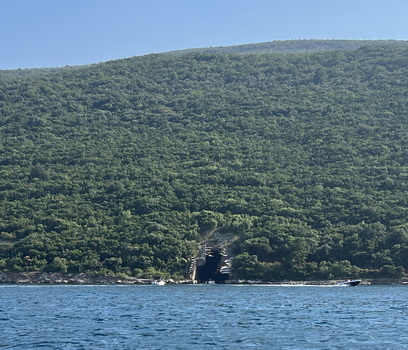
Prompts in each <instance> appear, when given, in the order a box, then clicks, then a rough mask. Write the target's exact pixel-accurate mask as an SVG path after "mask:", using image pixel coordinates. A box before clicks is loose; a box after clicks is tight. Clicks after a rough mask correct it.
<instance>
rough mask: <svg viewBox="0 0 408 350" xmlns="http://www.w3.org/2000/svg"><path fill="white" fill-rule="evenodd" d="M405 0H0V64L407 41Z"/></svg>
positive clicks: (30, 64) (54, 64)
mask: <svg viewBox="0 0 408 350" xmlns="http://www.w3.org/2000/svg"><path fill="white" fill-rule="evenodd" d="M407 15H408V0H0V45H1V48H0V69H17V68H43V67H61V66H75V65H83V64H92V63H99V62H104V61H109V60H114V59H120V58H127V57H132V56H139V55H146V54H150V53H159V52H166V51H172V50H181V49H188V48H202V47H211V46H213V47H216V46H230V45H241V44H252V43H262V42H269V41H275V40H296V39H373V40H375V39H397V40H408V24H407V23H408V22H407Z"/></svg>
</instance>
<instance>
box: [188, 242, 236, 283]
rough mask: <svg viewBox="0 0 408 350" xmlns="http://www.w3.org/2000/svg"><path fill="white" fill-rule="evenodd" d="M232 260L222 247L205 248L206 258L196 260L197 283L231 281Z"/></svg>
mask: <svg viewBox="0 0 408 350" xmlns="http://www.w3.org/2000/svg"><path fill="white" fill-rule="evenodd" d="M229 262H230V259H227V254H226V253H225V250H224V248H222V247H205V257H204V258H199V259H196V271H195V280H196V281H197V283H211V282H212V281H213V282H215V283H225V281H227V280H228V279H229V275H230V272H231V267H230V266H229Z"/></svg>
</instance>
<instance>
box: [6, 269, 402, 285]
mask: <svg viewBox="0 0 408 350" xmlns="http://www.w3.org/2000/svg"><path fill="white" fill-rule="evenodd" d="M153 281H154V279H143V278H136V277H123V276H105V275H93V274H87V273H54V272H0V284H56V285H58V284H73V285H87V284H89V285H113V284H129V285H131V284H151V283H152V282H153ZM165 282H166V283H167V284H193V281H191V280H182V281H174V280H172V279H169V280H166V281H165ZM339 282H341V281H340V280H326V281H323V280H322V281H282V282H263V281H247V280H231V281H226V284H268V285H276V286H280V285H285V286H288V285H289V286H290V285H309V286H319V285H336V284H337V283H339ZM361 284H362V285H408V278H399V279H364V280H363V281H362V282H361Z"/></svg>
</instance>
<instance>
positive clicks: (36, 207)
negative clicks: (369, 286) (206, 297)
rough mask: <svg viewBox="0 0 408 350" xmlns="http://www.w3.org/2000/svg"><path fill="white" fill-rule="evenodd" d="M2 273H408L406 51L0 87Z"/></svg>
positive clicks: (173, 58)
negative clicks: (204, 248)
mask: <svg viewBox="0 0 408 350" xmlns="http://www.w3.org/2000/svg"><path fill="white" fill-rule="evenodd" d="M0 82H1V84H0V140H1V141H0V206H1V207H0V270H1V271H38V270H39V271H42V270H44V271H56V272H90V273H92V272H95V273H103V274H126V275H135V276H144V277H151V276H157V275H160V276H163V277H167V276H175V277H177V276H182V274H183V273H184V271H185V269H186V266H187V264H188V261H189V258H190V257H193V256H194V255H195V254H196V249H197V248H196V242H197V241H199V240H200V239H201V238H202V237H203V236H204V235H205V234H206V233H208V232H209V231H211V230H213V229H214V228H219V229H220V230H221V231H225V232H233V233H235V234H236V235H238V236H239V237H240V238H239V239H238V241H237V242H236V245H235V248H234V249H235V253H236V255H237V257H236V259H235V262H234V267H235V271H236V275H237V277H241V278H249V279H257V278H260V279H264V280H282V279H305V278H339V277H347V276H356V275H360V276H362V277H365V276H366V277H368V276H370V277H399V276H401V275H402V274H404V269H407V268H408V181H407V180H408V156H407V155H408V143H407V135H408V48H407V47H403V46H398V45H388V46H367V47H362V48H359V49H357V50H349V51H348V50H337V51H327V52H315V53H296V54H294V53H292V54H288V53H270V54H245V55H243V54H226V53H196V52H193V53H187V54H184V55H174V54H167V55H165V54H160V55H148V56H143V57H134V58H130V59H125V60H118V61H112V62H107V63H101V64H97V65H93V66H88V67H77V68H75V69H62V70H56V71H54V70H50V71H41V73H40V74H37V73H33V74H23V75H21V74H20V75H19V74H17V75H13V74H11V73H9V74H4V72H0Z"/></svg>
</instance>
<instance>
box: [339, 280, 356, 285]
mask: <svg viewBox="0 0 408 350" xmlns="http://www.w3.org/2000/svg"><path fill="white" fill-rule="evenodd" d="M360 282H361V280H347V281H343V282H340V283H339V284H338V285H339V286H342V287H355V286H358V285H359V284H360Z"/></svg>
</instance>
